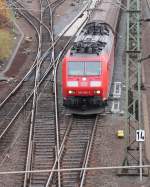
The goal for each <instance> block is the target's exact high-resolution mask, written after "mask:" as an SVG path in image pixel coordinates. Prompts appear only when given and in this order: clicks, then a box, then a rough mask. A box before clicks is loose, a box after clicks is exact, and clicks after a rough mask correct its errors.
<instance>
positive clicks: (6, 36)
mask: <svg viewBox="0 0 150 187" xmlns="http://www.w3.org/2000/svg"><path fill="white" fill-rule="evenodd" d="M11 24H12V23H11V11H10V9H9V8H8V7H7V4H6V1H5V0H0V61H3V60H4V59H7V58H8V57H9V55H10V53H11V48H12V34H11V26H10V25H11Z"/></svg>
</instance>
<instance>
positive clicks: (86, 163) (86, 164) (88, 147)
mask: <svg viewBox="0 0 150 187" xmlns="http://www.w3.org/2000/svg"><path fill="white" fill-rule="evenodd" d="M97 122H98V115H97V116H96V120H95V124H94V127H93V131H92V134H91V138H90V141H89V142H88V145H87V152H86V155H85V164H84V165H83V168H87V166H88V161H89V157H90V153H91V149H92V144H93V141H94V135H95V132H96V128H97ZM82 172H83V173H82V177H81V183H80V187H83V184H84V180H85V175H86V170H83V171H82Z"/></svg>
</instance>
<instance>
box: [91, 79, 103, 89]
mask: <svg viewBox="0 0 150 187" xmlns="http://www.w3.org/2000/svg"><path fill="white" fill-rule="evenodd" d="M101 85H102V82H101V81H91V82H90V86H91V87H99V86H101ZM98 91H99V90H98Z"/></svg>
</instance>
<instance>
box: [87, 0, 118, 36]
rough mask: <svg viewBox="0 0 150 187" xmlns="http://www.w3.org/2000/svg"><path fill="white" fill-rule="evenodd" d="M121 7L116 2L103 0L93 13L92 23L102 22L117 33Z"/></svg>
mask: <svg viewBox="0 0 150 187" xmlns="http://www.w3.org/2000/svg"><path fill="white" fill-rule="evenodd" d="M119 11H120V6H119V4H116V2H114V0H109V1H104V0H101V1H99V2H98V3H97V5H96V8H95V9H94V10H93V11H92V13H91V16H90V20H89V23H90V22H97V23H99V22H102V23H106V24H108V25H109V26H110V28H111V29H112V31H113V32H114V33H115V31H116V27H117V21H118V19H117V18H118V16H119Z"/></svg>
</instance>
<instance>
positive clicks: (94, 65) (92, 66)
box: [85, 62, 101, 75]
mask: <svg viewBox="0 0 150 187" xmlns="http://www.w3.org/2000/svg"><path fill="white" fill-rule="evenodd" d="M100 74H101V67H100V62H85V75H100Z"/></svg>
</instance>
